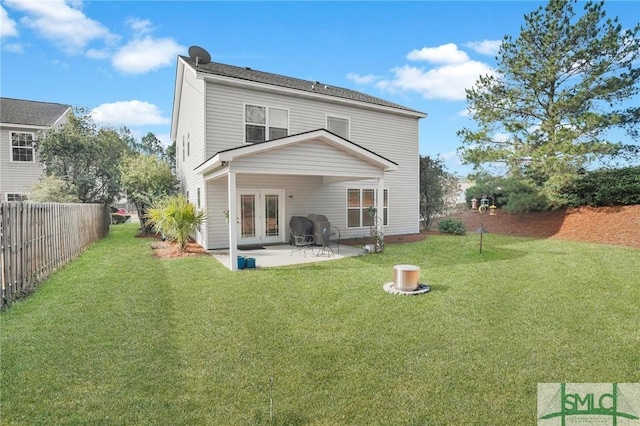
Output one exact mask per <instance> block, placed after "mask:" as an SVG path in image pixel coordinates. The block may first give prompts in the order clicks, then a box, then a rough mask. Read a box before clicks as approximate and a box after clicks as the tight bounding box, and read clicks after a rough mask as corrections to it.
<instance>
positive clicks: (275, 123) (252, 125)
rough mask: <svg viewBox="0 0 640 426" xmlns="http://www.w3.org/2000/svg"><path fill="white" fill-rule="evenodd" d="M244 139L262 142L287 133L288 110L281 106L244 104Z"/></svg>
mask: <svg viewBox="0 0 640 426" xmlns="http://www.w3.org/2000/svg"><path fill="white" fill-rule="evenodd" d="M244 121H245V141H246V142H247V143H256V142H264V141H268V140H272V139H278V138H283V137H285V136H287V135H288V134H289V111H288V110H286V109H282V108H272V107H264V106H258V105H245V109H244Z"/></svg>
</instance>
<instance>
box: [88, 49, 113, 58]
mask: <svg viewBox="0 0 640 426" xmlns="http://www.w3.org/2000/svg"><path fill="white" fill-rule="evenodd" d="M86 55H87V57H88V58H91V59H108V58H109V57H110V56H111V51H110V50H108V49H89V50H87V53H86Z"/></svg>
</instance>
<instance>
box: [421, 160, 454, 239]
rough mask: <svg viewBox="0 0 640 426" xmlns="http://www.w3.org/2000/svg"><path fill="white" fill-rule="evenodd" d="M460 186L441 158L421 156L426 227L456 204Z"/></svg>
mask: <svg viewBox="0 0 640 426" xmlns="http://www.w3.org/2000/svg"><path fill="white" fill-rule="evenodd" d="M458 187H459V185H458V178H457V177H456V176H455V175H453V174H451V173H449V172H448V171H447V170H446V167H445V165H444V161H443V160H442V159H441V158H437V159H433V158H431V157H429V156H420V217H421V221H422V223H423V226H424V228H425V229H428V228H429V227H430V226H431V222H432V220H433V218H434V217H435V216H436V215H438V214H442V213H445V212H446V210H447V209H449V208H451V207H452V204H455V202H456V201H455V200H456V198H457V194H458Z"/></svg>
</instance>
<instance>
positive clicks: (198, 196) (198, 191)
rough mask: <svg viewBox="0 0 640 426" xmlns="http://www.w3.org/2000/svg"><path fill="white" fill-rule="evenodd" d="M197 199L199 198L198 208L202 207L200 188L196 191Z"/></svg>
mask: <svg viewBox="0 0 640 426" xmlns="http://www.w3.org/2000/svg"><path fill="white" fill-rule="evenodd" d="M196 194H197V195H196V200H197V206H198V208H200V188H197V193H196Z"/></svg>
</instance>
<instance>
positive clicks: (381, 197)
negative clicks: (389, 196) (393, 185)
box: [376, 177, 384, 241]
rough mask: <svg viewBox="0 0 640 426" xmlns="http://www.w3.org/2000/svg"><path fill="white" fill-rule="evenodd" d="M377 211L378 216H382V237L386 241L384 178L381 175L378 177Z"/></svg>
mask: <svg viewBox="0 0 640 426" xmlns="http://www.w3.org/2000/svg"><path fill="white" fill-rule="evenodd" d="M377 204H378V205H377V206H376V211H377V212H378V216H379V217H380V231H381V233H380V237H381V239H382V241H384V178H383V177H381V178H379V179H378V200H377Z"/></svg>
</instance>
